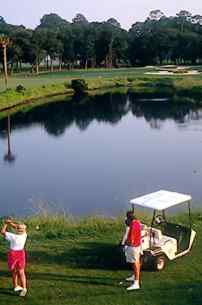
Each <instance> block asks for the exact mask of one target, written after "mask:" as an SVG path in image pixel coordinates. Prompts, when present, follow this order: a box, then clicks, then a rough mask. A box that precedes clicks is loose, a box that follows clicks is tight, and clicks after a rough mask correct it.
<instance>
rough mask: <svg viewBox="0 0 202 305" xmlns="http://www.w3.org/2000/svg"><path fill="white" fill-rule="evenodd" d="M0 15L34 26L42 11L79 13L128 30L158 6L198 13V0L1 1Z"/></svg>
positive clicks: (67, 16) (201, 5)
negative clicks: (117, 24) (109, 21)
mask: <svg viewBox="0 0 202 305" xmlns="http://www.w3.org/2000/svg"><path fill="white" fill-rule="evenodd" d="M1 2H2V3H1V6H0V16H3V17H4V18H5V20H6V21H7V22H8V23H11V24H16V25H17V24H23V25H25V26H26V27H31V28H34V27H35V26H36V25H38V24H39V21H40V18H41V17H42V16H43V15H44V14H48V13H57V14H58V15H60V16H61V17H63V18H64V19H67V20H68V21H71V20H72V18H73V17H74V16H75V15H76V13H82V14H83V15H85V16H86V18H87V19H88V20H89V21H94V20H96V21H103V20H107V19H108V18H110V17H114V18H116V19H117V20H118V21H119V22H120V23H121V25H122V27H124V28H126V29H128V28H129V27H130V26H131V25H132V24H133V23H134V22H136V21H143V20H145V19H146V17H147V16H148V14H149V12H150V11H151V10H153V9H161V10H162V11H163V12H164V13H165V14H166V15H167V16H171V15H172V16H174V15H175V14H176V12H179V11H180V10H182V9H183V10H184V9H185V10H188V11H190V12H191V13H192V14H201V15H202V1H201V0H192V1H190V0H170V1H165V0H153V1H151V0H140V1H137V0H100V1H99V0H6V1H3V0H1Z"/></svg>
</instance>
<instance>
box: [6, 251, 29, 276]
mask: <svg viewBox="0 0 202 305" xmlns="http://www.w3.org/2000/svg"><path fill="white" fill-rule="evenodd" d="M25 266H26V254H25V250H19V251H15V250H10V251H9V253H8V269H9V271H13V270H14V269H16V270H22V269H25Z"/></svg>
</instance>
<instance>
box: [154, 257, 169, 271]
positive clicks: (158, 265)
mask: <svg viewBox="0 0 202 305" xmlns="http://www.w3.org/2000/svg"><path fill="white" fill-rule="evenodd" d="M165 265H166V257H165V256H164V255H158V256H156V257H155V258H154V269H155V270H156V271H161V270H163V269H164V268H165Z"/></svg>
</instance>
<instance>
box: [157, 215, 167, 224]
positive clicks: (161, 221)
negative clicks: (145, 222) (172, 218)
mask: <svg viewBox="0 0 202 305" xmlns="http://www.w3.org/2000/svg"><path fill="white" fill-rule="evenodd" d="M155 222H156V224H158V225H160V224H161V223H163V222H165V219H164V218H163V216H162V215H156V217H155Z"/></svg>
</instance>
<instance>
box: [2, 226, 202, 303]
mask: <svg viewBox="0 0 202 305" xmlns="http://www.w3.org/2000/svg"><path fill="white" fill-rule="evenodd" d="M36 223H40V222H36V221H34V222H32V221H31V222H30V225H29V227H30V231H31V232H30V235H29V241H28V252H29V254H28V262H29V263H28V277H29V293H28V295H27V297H26V298H25V300H22V299H20V298H19V297H18V296H15V294H14V293H13V292H12V290H11V278H10V275H9V273H8V272H7V266H6V254H5V245H4V243H3V242H2V241H1V247H0V253H1V270H0V276H1V288H0V298H1V304H6V305H13V304H14V303H16V304H24V303H25V304H27V305H46V304H49V305H54V304H58V305H66V304H74V305H82V304H83V305H84V304H88V305H100V304H101V305H102V304H103V305H105V304H108V305H112V304H113V305H126V304H127V305H129V304H136V305H197V304H198V305H199V304H201V300H202V291H201V288H200V287H201V284H202V265H201V247H202V237H201V236H202V234H201V233H202V226H201V221H200V220H197V221H195V225H194V228H195V230H196V231H197V238H196V242H195V243H194V247H193V249H192V251H191V253H190V254H189V255H188V256H186V257H183V258H180V259H177V260H176V261H173V262H170V263H168V265H167V267H166V268H165V269H164V271H161V272H151V271H150V272H149V271H143V273H142V286H141V289H140V290H139V291H131V292H127V291H126V287H127V286H126V283H125V282H124V284H123V285H120V284H119V282H120V281H123V280H124V278H125V277H126V276H128V274H129V270H127V268H123V266H122V267H121V264H120V258H119V255H120V254H118V253H119V252H118V248H117V244H118V242H119V240H120V236H121V235H122V230H123V229H124V227H123V226H122V225H121V222H120V221H115V220H114V221H113V220H97V221H95V220H93V221H88V220H86V221H84V222H83V224H82V225H80V226H75V225H73V226H71V225H69V224H67V225H65V224H62V225H61V224H60V223H59V222H58V223H57V222H55V223H54V222H53V223H52V224H51V222H50V221H49V222H42V223H41V226H40V231H39V232H38V231H37V232H36V230H35V229H34V226H35V225H36ZM62 227H63V229H62ZM22 301H23V302H22Z"/></svg>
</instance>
